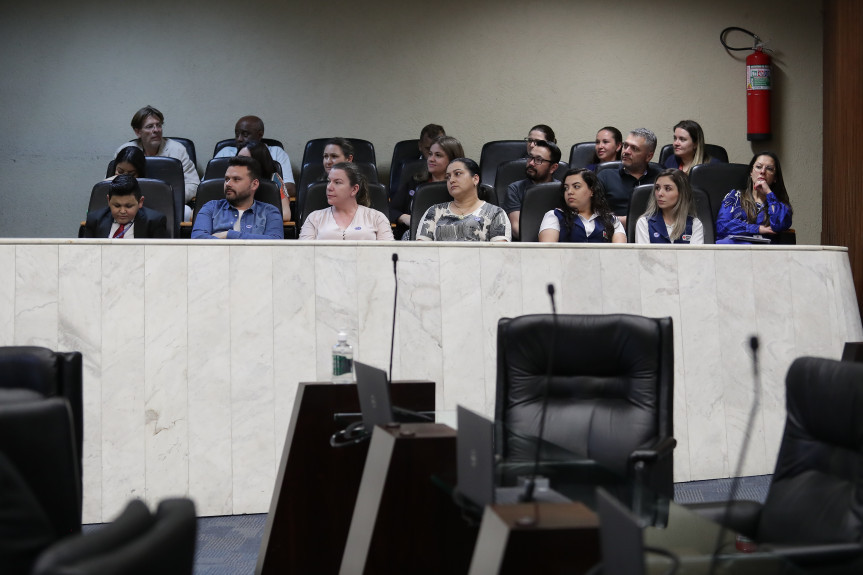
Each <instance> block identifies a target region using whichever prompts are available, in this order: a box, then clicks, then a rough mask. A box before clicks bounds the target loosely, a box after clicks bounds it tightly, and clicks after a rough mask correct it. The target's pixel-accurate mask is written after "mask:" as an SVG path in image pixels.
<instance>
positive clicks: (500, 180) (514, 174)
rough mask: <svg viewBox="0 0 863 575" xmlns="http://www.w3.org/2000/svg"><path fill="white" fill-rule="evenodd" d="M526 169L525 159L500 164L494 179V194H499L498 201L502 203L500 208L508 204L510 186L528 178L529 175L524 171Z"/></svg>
mask: <svg viewBox="0 0 863 575" xmlns="http://www.w3.org/2000/svg"><path fill="white" fill-rule="evenodd" d="M526 167H527V160H526V159H524V158H518V159H517V160H509V161H506V162H501V163H500V164H498V166H497V173H496V174H495V177H494V192H495V194H497V201H498V202H500V203H499V204H498V205H499V206H502V205H504V203H505V202H506V194H507V188H509V185H510V184H511V183H513V182H517V181H518V180H523V179H525V178H526V177H527V174H525V171H524V170H525V168H526Z"/></svg>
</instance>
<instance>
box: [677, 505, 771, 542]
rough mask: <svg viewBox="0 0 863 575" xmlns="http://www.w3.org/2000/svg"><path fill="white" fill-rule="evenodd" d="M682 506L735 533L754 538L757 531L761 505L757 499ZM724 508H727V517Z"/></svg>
mask: <svg viewBox="0 0 863 575" xmlns="http://www.w3.org/2000/svg"><path fill="white" fill-rule="evenodd" d="M684 507H686V508H687V509H689V510H690V511H692V512H694V513H697V514H698V515H701V516H702V517H704V518H705V519H708V520H710V521H713V522H714V523H716V524H717V525H724V526H725V527H726V528H728V529H731V530H732V531H734V532H736V533H740V534H741V535H745V536H746V537H749V538H750V539H754V538H755V537H756V533H757V531H758V521H759V519H760V517H761V509H762V508H763V505H761V503H758V502H757V501H747V500H739V501H731V502H727V501H716V502H711V503H689V504H686V505H684ZM726 509H727V510H728V511H727V513H728V515H727V518H726Z"/></svg>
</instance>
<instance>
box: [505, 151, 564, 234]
mask: <svg viewBox="0 0 863 575" xmlns="http://www.w3.org/2000/svg"><path fill="white" fill-rule="evenodd" d="M559 162H560V148H558V147H557V144H554V143H552V142H547V141H546V140H537V141H536V143H535V147H534V148H533V150H532V151H531V152H530V153H529V154H528V156H527V167H526V168H525V170H524V171H525V175H526V176H527V178H525V179H523V180H518V181H517V182H513V183H511V184H510V185H509V187H508V188H507V190H506V201H505V202H504V205H503V209H504V210H506V213H507V215H508V216H509V221H510V224H511V226H512V237H513V238H517V237H519V230H518V222H519V216H520V215H521V203H522V202H523V201H524V192H525V191H526V190H527V188H528V187H530V186H533V185H535V184H544V183H546V182H551V181H556V180H554V171H555V170H557V167H558V165H559Z"/></svg>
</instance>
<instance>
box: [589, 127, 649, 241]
mask: <svg viewBox="0 0 863 575" xmlns="http://www.w3.org/2000/svg"><path fill="white" fill-rule="evenodd" d="M655 151H656V134H654V133H653V132H651V131H650V130H648V129H647V128H638V129H636V130H632V131H631V132H630V133H629V135H628V136H626V139H625V140H624V141H623V150H622V152H621V154H620V168H618V169H617V170H603V171H601V172H600V173H599V174H598V175H597V177H598V178H599V181H601V182H602V184H603V186H605V193H606V195H607V196H608V205H609V206H610V207H611V210H612V211H613V212H614V214H615V215H616V216H617V217H618V218H619V219H620V223H622V224H623V225H624V226H626V215H627V214H628V213H629V199H630V198H631V197H632V190H634V189H635V187H636V186H640V185H642V184H652V183H653V182H654V181H655V180H656V176H657V175H659V172H660V170H659V168H658V167H656V166H651V165H650V160H651V158H653V153H654V152H655Z"/></svg>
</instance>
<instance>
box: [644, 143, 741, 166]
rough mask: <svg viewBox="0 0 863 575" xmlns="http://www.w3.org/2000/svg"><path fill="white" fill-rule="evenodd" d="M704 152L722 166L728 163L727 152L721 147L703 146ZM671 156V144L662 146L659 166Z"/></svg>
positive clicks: (714, 145)
mask: <svg viewBox="0 0 863 575" xmlns="http://www.w3.org/2000/svg"><path fill="white" fill-rule="evenodd" d="M704 150H705V151H706V152H707V155H708V156H710V157H711V158H716V159H717V160H718V161H719V162H721V163H723V164H727V163H728V152H727V151H726V150H725V148H723V147H722V146H717V145H716V144H704ZM673 155H674V146H673V145H672V144H666V145H664V146H662V149H661V150H660V151H659V164H660V165H661V166H664V165H665V160H667V159H668V158H670V157H671V156H673Z"/></svg>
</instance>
